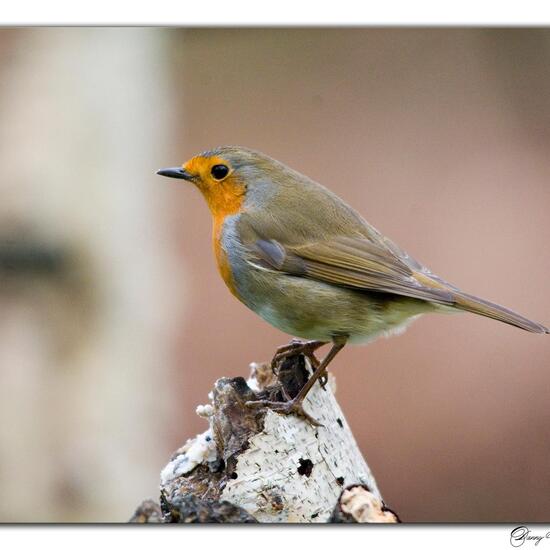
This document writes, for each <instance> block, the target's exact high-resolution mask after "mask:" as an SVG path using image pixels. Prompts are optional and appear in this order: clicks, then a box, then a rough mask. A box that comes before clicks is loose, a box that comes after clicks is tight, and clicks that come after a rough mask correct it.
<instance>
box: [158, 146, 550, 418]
mask: <svg viewBox="0 0 550 550" xmlns="http://www.w3.org/2000/svg"><path fill="white" fill-rule="evenodd" d="M157 174H160V175H161V176H168V177H172V178H181V179H184V180H186V181H189V182H191V183H193V184H194V185H195V186H196V187H198V188H199V190H200V191H201V193H202V194H203V196H204V198H205V199H206V202H207V203H208V206H209V208H210V211H211V213H212V218H213V245H214V254H215V256H216V260H217V264H218V268H219V271H220V274H221V276H222V278H223V280H224V281H225V284H226V285H227V286H228V288H229V290H230V291H231V292H232V293H233V294H234V295H235V296H236V297H237V298H238V299H239V300H240V301H241V302H243V303H244V304H245V305H246V306H248V307H249V308H250V309H251V310H252V311H254V312H256V313H257V314H258V315H259V316H260V317H262V319H265V320H266V321H267V322H268V323H271V324H272V325H273V326H275V327H277V328H278V329H280V330H282V331H283V332H286V333H288V334H291V335H293V336H298V337H300V338H303V339H305V341H303V342H302V341H296V340H293V341H292V342H291V344H290V345H288V346H283V347H281V348H279V349H278V350H277V353H276V355H275V357H274V359H273V362H272V365H276V364H277V363H278V361H280V360H281V359H282V358H285V357H288V356H291V355H297V354H300V353H303V354H305V355H307V356H308V357H309V358H310V359H311V361H312V365H313V367H314V368H315V371H314V373H313V375H312V376H311V377H310V378H309V380H308V381H307V383H306V384H305V385H304V386H303V388H302V389H301V390H300V392H299V393H298V395H296V396H295V397H294V398H293V399H290V398H288V396H286V397H287V401H286V402H283V403H281V402H272V401H254V402H249V403H248V405H250V406H268V407H270V408H272V409H274V410H277V411H279V412H281V413H284V414H289V413H292V412H294V413H296V414H298V415H301V416H303V417H305V418H307V419H308V420H310V421H311V422H312V423H314V424H316V423H317V422H316V421H315V419H313V418H311V417H310V416H309V415H308V414H307V413H306V412H305V411H304V409H303V407H302V401H303V399H304V397H305V396H306V395H307V393H308V391H309V390H310V389H311V387H312V386H313V385H314V384H315V382H316V380H318V379H319V378H321V377H324V376H325V372H326V368H327V366H328V364H329V363H330V362H331V361H332V359H334V357H335V356H336V354H337V353H338V352H339V351H340V350H341V349H342V348H343V347H344V346H345V344H346V343H350V344H364V343H367V342H371V341H372V340H374V339H375V338H377V337H379V336H382V335H384V336H389V335H392V334H397V333H399V332H402V331H403V330H404V328H406V326H407V325H408V324H409V323H410V322H411V321H412V320H413V319H415V318H416V317H418V316H420V315H422V314H424V313H430V312H450V311H457V310H460V311H469V312H472V313H477V314H479V315H484V316H486V317H490V318H492V319H496V320H498V321H502V322H504V323H508V324H510V325H514V326H516V327H519V328H522V329H524V330H527V331H529V332H536V333H548V332H549V331H548V329H547V328H546V327H544V326H542V325H540V324H538V323H535V322H533V321H530V320H529V319H526V318H525V317H522V316H521V315H518V314H517V313H515V312H513V311H511V310H509V309H506V308H504V307H501V306H499V305H496V304H493V303H491V302H488V301H486V300H482V299H481V298H477V297H475V296H471V295H469V294H466V293H465V292H462V291H461V290H459V289H458V288H457V287H455V286H453V285H451V284H449V283H447V282H446V281H444V280H443V279H441V278H439V277H437V276H436V275H434V274H433V273H432V272H431V271H430V270H429V269H427V268H426V267H424V266H423V265H422V264H420V263H419V262H417V261H416V260H415V259H413V258H412V257H411V256H409V255H408V254H407V253H406V252H404V251H403V250H401V249H400V248H399V247H398V246H397V245H396V244H395V243H393V242H392V241H390V240H389V239H388V238H387V237H384V236H383V235H382V234H381V233H380V232H378V231H377V230H376V229H375V228H374V227H372V226H371V225H370V224H368V223H367V222H366V221H365V220H364V219H363V218H362V217H361V216H360V215H359V214H358V213H357V212H355V211H354V210H353V209H352V208H351V207H350V206H348V205H347V204H346V203H345V202H344V201H343V200H342V199H340V198H339V197H337V196H336V195H335V194H334V193H332V192H331V191H329V190H328V189H327V188H325V187H323V186H322V185H320V184H319V183H316V182H315V181H312V180H311V179H309V178H308V177H306V176H304V175H302V174H300V173H298V172H296V171H295V170H292V169H291V168H289V167H287V166H285V165H284V164H282V163H281V162H278V161H276V160H274V159H272V158H270V157H268V156H267V155H264V154H262V153H260V152H257V151H252V150H250V149H246V148H244V147H219V148H217V149H213V150H211V151H207V152H205V153H201V154H200V155H197V156H195V157H193V158H192V159H191V160H189V161H187V162H186V163H185V164H184V165H183V166H182V167H181V168H180V167H177V168H167V169H163V170H159V171H158V172H157ZM326 343H332V348H331V349H330V351H329V352H328V354H327V355H326V357H325V358H324V359H323V360H322V361H318V360H317V359H316V358H315V355H314V351H315V350H316V349H317V348H319V347H320V346H322V345H323V344H326ZM321 380H322V378H321Z"/></svg>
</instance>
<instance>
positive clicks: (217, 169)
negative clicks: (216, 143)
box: [210, 164, 229, 180]
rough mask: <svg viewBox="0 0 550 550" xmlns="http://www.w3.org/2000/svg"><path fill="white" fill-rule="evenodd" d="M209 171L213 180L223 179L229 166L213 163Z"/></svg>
mask: <svg viewBox="0 0 550 550" xmlns="http://www.w3.org/2000/svg"><path fill="white" fill-rule="evenodd" d="M210 173H211V174H212V177H213V178H214V179H215V180H223V178H225V176H227V174H229V168H228V167H227V166H226V165H225V164H215V165H214V166H212V169H211V170H210Z"/></svg>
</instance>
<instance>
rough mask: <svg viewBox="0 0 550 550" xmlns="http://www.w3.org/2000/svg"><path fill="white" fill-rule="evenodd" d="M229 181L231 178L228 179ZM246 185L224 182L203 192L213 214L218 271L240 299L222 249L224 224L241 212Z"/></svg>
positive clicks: (230, 181)
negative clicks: (229, 217)
mask: <svg viewBox="0 0 550 550" xmlns="http://www.w3.org/2000/svg"><path fill="white" fill-rule="evenodd" d="M228 179H229V178H228ZM244 192H245V189H244V185H242V184H241V183H240V182H238V181H234V180H233V181H232V180H231V179H229V181H224V182H222V183H221V184H219V185H217V186H215V187H212V188H207V189H205V190H203V194H204V196H205V198H206V202H207V203H208V206H209V208H210V212H211V213H212V220H213V225H212V244H213V247H214V255H215V257H216V262H217V263H218V270H219V272H220V275H221V276H222V279H223V280H224V282H225V284H226V285H227V287H228V288H229V290H230V291H231V293H232V294H233V295H234V296H236V297H237V298H238V297H239V296H238V294H237V289H236V287H235V280H234V278H233V272H232V270H231V266H230V264H229V260H228V257H227V253H226V251H225V250H224V249H223V247H222V231H223V223H224V221H225V219H226V218H227V216H232V215H234V214H237V213H239V212H240V211H241V209H242V205H243V202H244Z"/></svg>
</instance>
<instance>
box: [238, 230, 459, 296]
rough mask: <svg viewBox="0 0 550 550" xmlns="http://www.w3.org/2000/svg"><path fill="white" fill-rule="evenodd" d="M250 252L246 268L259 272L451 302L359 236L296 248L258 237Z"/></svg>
mask: <svg viewBox="0 0 550 550" xmlns="http://www.w3.org/2000/svg"><path fill="white" fill-rule="evenodd" d="M248 249H249V253H250V255H249V261H250V263H252V264H254V265H257V266H258V267H260V268H263V269H271V270H274V271H279V272H283V273H288V274H289V275H294V276H301V277H307V278H310V279H316V280H318V281H323V282H325V283H330V284H333V285H337V286H343V287H347V288H352V289H356V290H369V291H374V292H383V293H390V294H398V295H400V296H408V297H411V298H418V299H421V300H427V301H430V302H436V303H440V304H446V305H452V304H454V303H455V300H454V298H453V294H452V291H451V289H448V288H446V287H445V285H444V284H441V283H439V282H438V281H437V280H435V279H434V278H432V277H431V276H430V275H431V274H430V273H429V271H427V270H426V271H425V272H421V271H416V270H414V269H413V268H412V267H411V265H410V264H409V262H407V261H405V259H404V258H401V257H400V256H398V255H397V254H396V253H395V252H394V251H393V250H392V249H391V248H389V247H387V246H384V245H383V243H379V242H373V241H371V240H369V239H367V238H365V237H364V236H362V235H358V236H356V237H332V238H330V237H329V238H327V239H324V240H319V241H314V242H308V243H305V244H299V245H284V244H282V243H281V242H279V241H277V240H275V239H263V238H259V239H257V240H255V241H254V242H253V243H251V244H250V245H249V246H248ZM418 265H419V266H420V264H418Z"/></svg>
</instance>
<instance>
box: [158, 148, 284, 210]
mask: <svg viewBox="0 0 550 550" xmlns="http://www.w3.org/2000/svg"><path fill="white" fill-rule="evenodd" d="M284 171H289V169H288V168H287V167H286V166H284V165H283V164H281V163H279V162H277V161H276V160H274V159H272V158H270V157H268V156H267V155H264V154H262V153H259V152H257V151H253V150H251V149H246V148H245V147H231V146H226V147H218V148H216V149H212V150H211V151H206V152H204V153H201V154H200V155H197V156H195V157H193V158H192V159H190V160H188V161H187V162H186V163H185V164H183V165H182V166H181V167H177V168H165V169H163V170H159V171H158V172H157V174H159V175H161V176H168V177H170V178H179V179H183V180H186V181H189V182H191V183H193V184H195V185H196V186H197V187H198V188H199V189H200V191H201V193H202V194H203V195H204V198H205V199H206V202H207V203H208V206H209V207H210V210H211V211H212V213H213V214H214V215H220V214H224V215H228V214H232V213H235V212H238V211H239V210H240V209H241V207H242V205H243V203H244V199H245V197H246V195H247V193H254V192H255V191H256V192H257V191H261V192H262V194H263V193H264V192H266V193H269V190H270V189H269V188H270V187H272V186H273V184H274V183H277V180H278V179H280V178H281V175H282V172H284Z"/></svg>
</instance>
